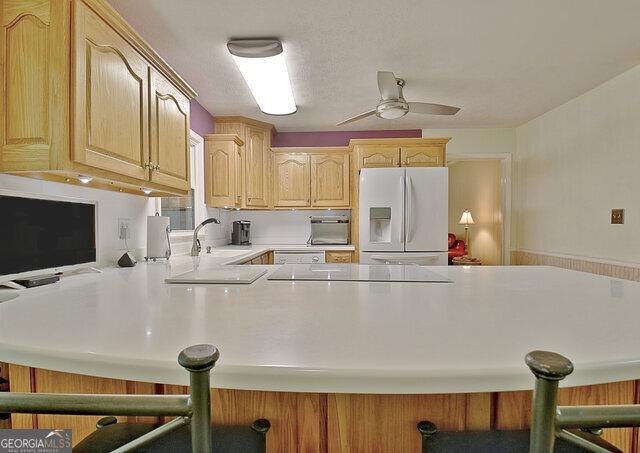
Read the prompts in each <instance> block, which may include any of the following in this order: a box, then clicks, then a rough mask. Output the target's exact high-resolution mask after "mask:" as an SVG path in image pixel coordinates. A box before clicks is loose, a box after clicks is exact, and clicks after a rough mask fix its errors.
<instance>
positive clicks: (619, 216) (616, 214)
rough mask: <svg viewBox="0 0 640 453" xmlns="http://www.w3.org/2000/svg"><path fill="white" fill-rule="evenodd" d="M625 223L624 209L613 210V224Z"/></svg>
mask: <svg viewBox="0 0 640 453" xmlns="http://www.w3.org/2000/svg"><path fill="white" fill-rule="evenodd" d="M623 223H624V209H612V210H611V225H622V224H623Z"/></svg>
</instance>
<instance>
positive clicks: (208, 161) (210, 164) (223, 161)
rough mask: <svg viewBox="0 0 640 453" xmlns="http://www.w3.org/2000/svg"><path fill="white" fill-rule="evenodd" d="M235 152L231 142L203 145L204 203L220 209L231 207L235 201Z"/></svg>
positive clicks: (215, 142) (213, 142)
mask: <svg viewBox="0 0 640 453" xmlns="http://www.w3.org/2000/svg"><path fill="white" fill-rule="evenodd" d="M235 160H236V150H235V147H234V146H233V142H223V141H209V140H207V138H206V137H205V143H204V174H205V176H204V179H205V203H206V205H207V206H210V207H214V208H222V207H225V206H227V207H228V206H233V205H234V204H235V200H236V195H235V194H236V181H235V176H236V169H235Z"/></svg>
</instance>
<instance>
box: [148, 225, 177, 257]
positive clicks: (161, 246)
mask: <svg viewBox="0 0 640 453" xmlns="http://www.w3.org/2000/svg"><path fill="white" fill-rule="evenodd" d="M168 230H169V217H167V216H162V215H151V216H148V217H147V257H148V258H169V257H170V256H171V245H170V244H169V238H168V236H169V235H168V233H167V232H168Z"/></svg>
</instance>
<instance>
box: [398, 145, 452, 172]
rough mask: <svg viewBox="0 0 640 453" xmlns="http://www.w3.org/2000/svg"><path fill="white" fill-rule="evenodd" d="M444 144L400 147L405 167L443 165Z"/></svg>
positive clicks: (401, 162)
mask: <svg viewBox="0 0 640 453" xmlns="http://www.w3.org/2000/svg"><path fill="white" fill-rule="evenodd" d="M444 149H445V147H444V145H415V146H401V147H400V164H401V165H402V166H403V167H443V166H444V164H445V162H444Z"/></svg>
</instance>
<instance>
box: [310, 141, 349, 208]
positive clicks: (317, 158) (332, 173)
mask: <svg viewBox="0 0 640 453" xmlns="http://www.w3.org/2000/svg"><path fill="white" fill-rule="evenodd" d="M311 204H312V205H313V206H318V207H330V208H332V207H336V208H338V207H348V206H349V154H347V153H344V152H341V153H326V154H311Z"/></svg>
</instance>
